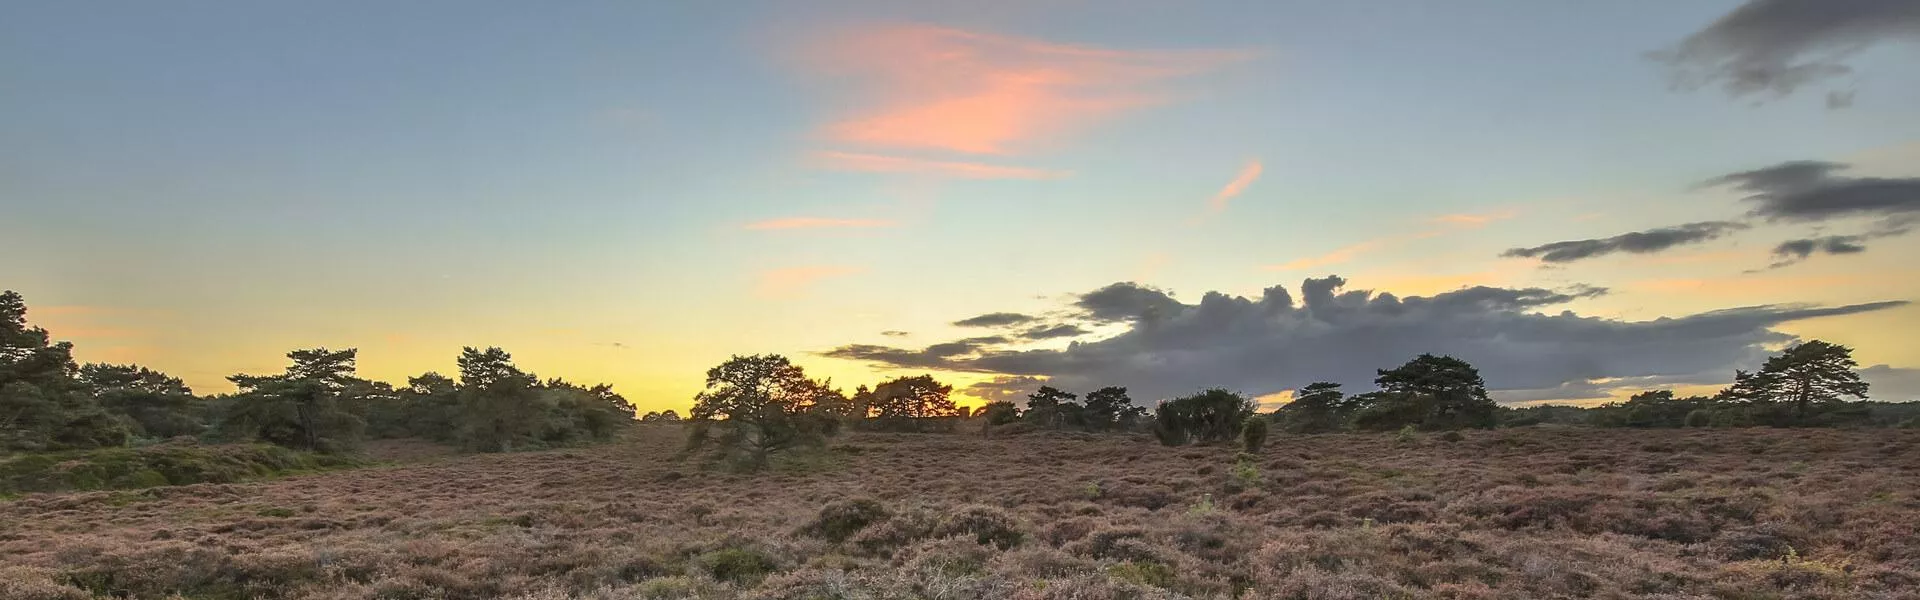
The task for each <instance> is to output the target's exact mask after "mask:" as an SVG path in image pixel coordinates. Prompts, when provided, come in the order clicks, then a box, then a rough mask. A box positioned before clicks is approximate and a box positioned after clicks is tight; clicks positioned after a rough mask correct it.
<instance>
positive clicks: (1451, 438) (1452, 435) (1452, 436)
mask: <svg viewBox="0 0 1920 600" xmlns="http://www.w3.org/2000/svg"><path fill="white" fill-rule="evenodd" d="M1465 439H1467V436H1464V435H1461V434H1460V432H1458V431H1448V432H1446V433H1442V434H1440V441H1442V442H1458V441H1462V440H1465Z"/></svg>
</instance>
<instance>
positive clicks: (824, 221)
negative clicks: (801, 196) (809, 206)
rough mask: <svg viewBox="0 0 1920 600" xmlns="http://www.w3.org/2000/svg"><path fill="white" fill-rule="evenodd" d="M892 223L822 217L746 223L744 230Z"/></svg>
mask: <svg viewBox="0 0 1920 600" xmlns="http://www.w3.org/2000/svg"><path fill="white" fill-rule="evenodd" d="M895 225H897V223H894V222H893V221H888V220H885V219H832V218H822V217H786V218H783V219H768V220H765V221H755V222H752V223H748V224H747V225H746V227H745V229H748V230H751V231H774V230H782V229H876V228H881V227H893V226H895Z"/></svg>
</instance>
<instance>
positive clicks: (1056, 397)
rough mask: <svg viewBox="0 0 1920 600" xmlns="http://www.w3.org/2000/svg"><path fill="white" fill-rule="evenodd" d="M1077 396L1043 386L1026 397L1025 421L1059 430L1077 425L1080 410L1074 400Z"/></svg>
mask: <svg viewBox="0 0 1920 600" xmlns="http://www.w3.org/2000/svg"><path fill="white" fill-rule="evenodd" d="M1078 398H1079V396H1077V395H1074V394H1072V393H1069V392H1067V391H1064V390H1061V389H1059V388H1056V387H1053V386H1050V385H1043V386H1040V389H1038V390H1034V392H1033V393H1032V394H1028V395H1027V412H1026V417H1025V418H1026V420H1027V421H1028V422H1030V423H1033V424H1035V425H1037V426H1039V427H1045V428H1047V429H1060V428H1063V427H1066V426H1068V425H1074V424H1078V421H1079V420H1080V418H1081V412H1082V408H1081V406H1080V405H1079V404H1077V403H1075V402H1074V400H1076V399H1078Z"/></svg>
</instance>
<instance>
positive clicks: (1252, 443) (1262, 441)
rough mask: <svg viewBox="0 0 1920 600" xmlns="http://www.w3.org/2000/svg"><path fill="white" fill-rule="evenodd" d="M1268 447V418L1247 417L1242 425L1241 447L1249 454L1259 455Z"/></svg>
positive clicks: (1258, 416) (1259, 416)
mask: <svg viewBox="0 0 1920 600" xmlns="http://www.w3.org/2000/svg"><path fill="white" fill-rule="evenodd" d="M1266 445H1267V418H1266V417H1264V416H1261V415H1253V416H1251V417H1247V418H1246V421H1245V422H1244V423H1241V425H1240V447H1241V449H1243V450H1246V451H1247V452H1253V453H1256V454H1257V453H1259V452H1260V448H1262V447H1264V446H1266Z"/></svg>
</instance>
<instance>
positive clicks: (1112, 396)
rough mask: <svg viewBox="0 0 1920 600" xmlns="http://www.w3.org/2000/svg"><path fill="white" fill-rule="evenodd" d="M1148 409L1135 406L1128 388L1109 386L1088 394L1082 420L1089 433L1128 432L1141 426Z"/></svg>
mask: <svg viewBox="0 0 1920 600" xmlns="http://www.w3.org/2000/svg"><path fill="white" fill-rule="evenodd" d="M1145 415H1146V409H1145V408H1142V407H1139V406H1134V404H1133V398H1130V397H1128V396H1127V388H1123V387H1119V386H1107V387H1103V388H1100V389H1097V390H1094V391H1091V392H1087V402H1086V407H1085V410H1084V411H1083V412H1082V413H1081V419H1082V421H1083V422H1084V424H1085V425H1086V427H1087V430H1088V431H1114V430H1119V431H1127V430H1131V429H1133V428H1134V427H1136V426H1138V425H1139V422H1140V421H1141V420H1142V418H1143V417H1145Z"/></svg>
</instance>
